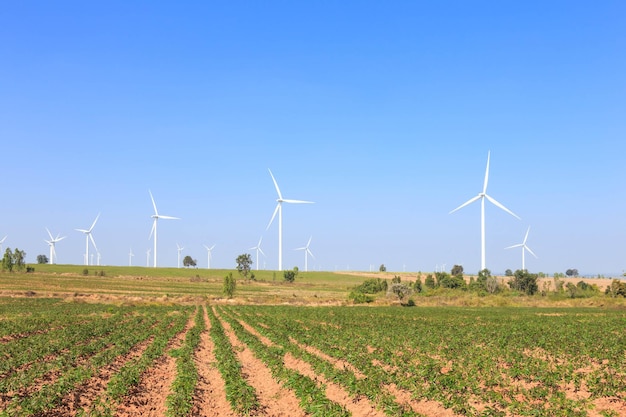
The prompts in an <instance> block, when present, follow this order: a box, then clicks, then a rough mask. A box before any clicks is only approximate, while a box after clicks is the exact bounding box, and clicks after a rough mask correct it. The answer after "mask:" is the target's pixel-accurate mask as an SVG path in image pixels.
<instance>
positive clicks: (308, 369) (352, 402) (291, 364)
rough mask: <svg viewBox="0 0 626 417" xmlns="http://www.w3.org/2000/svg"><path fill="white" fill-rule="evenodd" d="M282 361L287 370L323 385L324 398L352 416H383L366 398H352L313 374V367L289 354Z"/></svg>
mask: <svg viewBox="0 0 626 417" xmlns="http://www.w3.org/2000/svg"><path fill="white" fill-rule="evenodd" d="M284 361H285V366H286V367H287V368H289V369H293V370H294V371H296V372H298V373H300V374H302V375H304V376H308V377H309V378H311V379H312V380H314V381H316V382H318V383H319V384H323V385H325V386H326V397H328V399H329V400H331V401H334V402H336V403H337V404H339V405H341V406H343V407H345V408H346V409H347V410H348V411H350V412H351V413H352V415H353V416H362V417H383V416H384V415H385V414H384V413H383V412H382V411H378V410H376V408H375V407H374V406H373V405H372V403H371V402H370V401H369V400H368V399H367V398H365V397H359V398H355V397H352V396H351V395H350V394H349V393H348V391H346V390H345V389H343V388H342V387H340V386H339V385H337V384H335V383H333V382H331V381H329V380H327V379H326V378H325V377H324V376H322V375H319V374H317V373H315V371H314V370H313V367H312V366H311V365H310V364H309V363H307V362H305V361H303V360H300V359H297V358H295V357H293V355H291V354H290V353H287V354H286V355H285V359H284Z"/></svg>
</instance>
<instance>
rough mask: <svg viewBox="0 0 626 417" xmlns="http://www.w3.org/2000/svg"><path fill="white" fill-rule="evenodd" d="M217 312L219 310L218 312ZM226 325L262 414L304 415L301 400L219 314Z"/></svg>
mask: <svg viewBox="0 0 626 417" xmlns="http://www.w3.org/2000/svg"><path fill="white" fill-rule="evenodd" d="M216 314H217V312H216ZM218 318H219V319H220V321H221V322H222V326H223V327H224V332H225V333H226V336H227V337H228V340H229V341H230V343H231V345H232V346H233V349H234V350H235V352H236V354H237V359H238V360H239V362H240V363H241V365H242V373H243V375H244V376H245V378H246V379H247V381H248V382H249V383H250V385H252V386H253V387H254V389H255V390H256V392H257V396H258V398H259V403H260V404H261V407H262V412H261V414H262V415H268V416H285V417H296V416H302V417H304V415H305V414H304V411H303V410H302V409H301V408H300V402H299V401H298V398H297V397H296V395H295V394H294V393H293V392H292V391H291V390H288V389H285V388H283V387H282V386H281V385H280V384H279V383H278V382H276V381H275V380H274V379H273V378H272V374H271V372H270V370H269V369H268V368H267V367H266V366H265V364H264V363H263V362H262V361H261V360H259V359H257V358H256V356H254V354H253V353H252V351H251V350H250V349H248V348H247V347H246V346H245V345H244V344H243V343H241V342H240V341H239V339H238V338H237V336H236V335H235V332H234V331H233V329H232V328H231V327H230V325H229V324H228V323H227V322H226V321H224V320H222V318H221V317H219V316H218Z"/></svg>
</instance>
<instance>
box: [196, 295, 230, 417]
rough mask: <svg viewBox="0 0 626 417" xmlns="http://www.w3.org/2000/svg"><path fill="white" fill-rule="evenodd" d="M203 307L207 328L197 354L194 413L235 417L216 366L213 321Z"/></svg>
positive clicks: (197, 414) (207, 415) (209, 416)
mask: <svg viewBox="0 0 626 417" xmlns="http://www.w3.org/2000/svg"><path fill="white" fill-rule="evenodd" d="M203 309H204V322H205V323H206V329H205V331H204V332H202V334H201V335H200V346H199V347H198V350H197V352H196V355H195V360H196V367H197V369H198V385H197V386H196V392H195V393H194V397H193V401H194V407H193V411H192V415H194V416H206V417H214V416H215V417H219V416H225V417H234V416H235V413H233V411H232V410H231V408H230V404H229V403H228V400H227V399H226V390H225V389H224V380H223V379H222V376H221V375H220V372H219V370H218V369H217V367H216V366H215V361H216V359H215V353H214V349H215V346H214V345H213V340H211V337H210V335H209V331H210V330H211V321H210V320H209V316H208V315H207V311H206V306H203Z"/></svg>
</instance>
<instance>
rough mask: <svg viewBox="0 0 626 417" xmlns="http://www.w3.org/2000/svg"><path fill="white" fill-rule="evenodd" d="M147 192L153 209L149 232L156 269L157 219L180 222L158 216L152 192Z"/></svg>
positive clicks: (170, 217)
mask: <svg viewBox="0 0 626 417" xmlns="http://www.w3.org/2000/svg"><path fill="white" fill-rule="evenodd" d="M148 192H149V193H150V199H151V200H152V206H153V207H154V214H153V215H152V218H153V219H154V222H153V223H152V230H151V231H150V237H152V235H154V267H155V268H156V267H157V222H158V221H159V219H164V220H180V219H179V218H178V217H172V216H164V215H162V214H159V211H158V210H157V206H156V203H155V202H154V197H152V191H150V190H148Z"/></svg>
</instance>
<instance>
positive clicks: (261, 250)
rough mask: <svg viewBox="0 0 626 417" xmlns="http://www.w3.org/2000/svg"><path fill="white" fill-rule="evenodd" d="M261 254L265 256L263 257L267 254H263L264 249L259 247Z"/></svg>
mask: <svg viewBox="0 0 626 417" xmlns="http://www.w3.org/2000/svg"><path fill="white" fill-rule="evenodd" d="M258 249H259V252H261V253H262V254H263V256H265V252H263V249H261V247H260V246H259V248H258Z"/></svg>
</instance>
